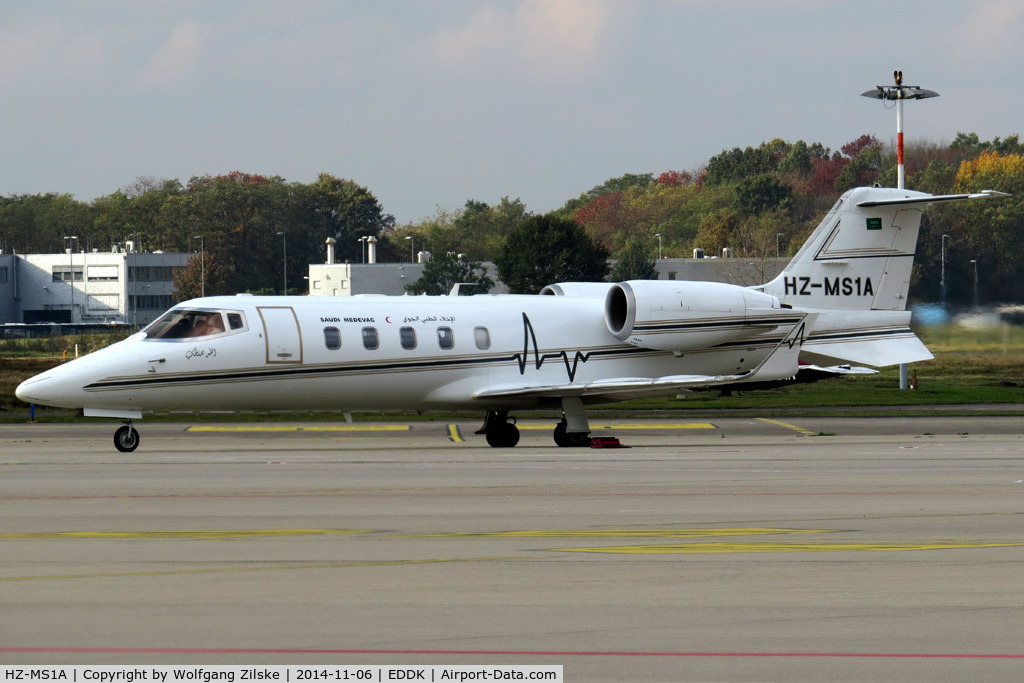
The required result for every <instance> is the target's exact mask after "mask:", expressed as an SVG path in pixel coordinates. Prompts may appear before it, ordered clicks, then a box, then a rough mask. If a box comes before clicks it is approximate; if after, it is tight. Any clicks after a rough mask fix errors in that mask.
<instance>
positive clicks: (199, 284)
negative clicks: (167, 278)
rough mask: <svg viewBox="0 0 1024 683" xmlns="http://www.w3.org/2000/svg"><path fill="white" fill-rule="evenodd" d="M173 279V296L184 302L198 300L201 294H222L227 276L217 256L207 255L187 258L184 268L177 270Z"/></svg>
mask: <svg viewBox="0 0 1024 683" xmlns="http://www.w3.org/2000/svg"><path fill="white" fill-rule="evenodd" d="M173 277H174V290H175V296H176V297H177V298H178V301H185V300H186V299H195V298H198V297H200V296H202V294H203V292H205V293H206V294H213V293H215V292H223V291H224V289H225V284H224V283H225V282H226V281H227V279H228V274H227V271H225V269H224V266H223V265H222V264H221V262H220V260H219V259H218V258H217V255H216V254H211V253H208V254H196V255H194V256H192V257H191V258H189V260H188V262H187V263H186V264H185V267H184V268H180V269H177V270H176V271H175V272H174V276H173ZM204 283H205V284H204Z"/></svg>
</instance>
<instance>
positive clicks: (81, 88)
mask: <svg viewBox="0 0 1024 683" xmlns="http://www.w3.org/2000/svg"><path fill="white" fill-rule="evenodd" d="M1021 45H1024V3H1021V2H1018V1H1017V0H977V1H975V2H966V1H965V2H953V1H931V2H882V1H877V0H862V1H860V2H856V3H854V2H839V1H829V0H776V1H757V0H735V1H731V0H707V1H705V0H675V1H673V0H650V1H645V0H617V1H613V0H607V1H606V0H507V1H499V0H492V1H489V2H485V1H477V2H470V1H468V0H445V1H443V2H419V1H416V0H401V1H400V0H377V1H372V2H371V1H365V2H346V1H344V0H336V1H327V0H324V1H311V0H290V1H289V2H281V1H280V0H274V1H267V2H260V1H253V2H242V1H240V0H223V1H220V0H218V1H217V2H207V1H203V2H198V1H191V0H148V1H144V2H143V1H138V0H132V1H128V0H124V1H115V0H108V1H106V2H102V1H94V2H80V1H71V0H67V1H60V0H54V1H48V2H38V1H35V0H5V1H4V2H3V3H2V4H0V158H2V162H0V195H9V194H16V193H23V192H26V193H35V192H70V193H72V194H74V195H75V196H76V197H77V198H78V199H81V200H86V201H88V200H91V199H93V198H94V197H97V196H100V195H104V194H109V193H111V192H114V191H116V190H117V189H119V188H121V187H124V186H126V185H129V184H131V183H132V182H133V181H134V180H135V178H137V177H139V176H152V177H156V178H158V179H163V178H178V179H180V180H182V181H183V182H187V180H188V179H189V177H191V176H193V175H204V174H219V173H226V172H229V171H232V170H236V169H237V170H241V171H246V172H251V173H263V174H267V175H279V176H282V177H284V178H285V179H287V180H289V181H298V182H309V181H311V180H313V179H314V178H315V177H316V175H317V174H318V173H319V172H328V173H332V174H335V175H338V176H341V177H345V178H352V179H353V180H355V181H356V182H358V183H360V184H362V185H365V186H366V187H368V188H369V189H370V190H371V191H372V192H373V193H374V194H375V195H376V196H377V197H378V199H380V201H381V203H382V204H383V206H384V209H385V210H386V211H387V212H389V213H392V214H394V215H395V216H396V217H397V218H398V220H399V221H400V222H407V221H410V220H417V219H419V218H421V217H423V216H427V215H431V214H433V213H434V212H435V210H436V208H437V207H443V208H446V209H457V208H459V207H461V206H462V205H463V204H464V203H465V201H466V200H467V199H469V198H474V199H478V200H481V201H485V202H489V203H494V202H497V201H498V200H499V199H500V198H501V197H502V196H510V197H512V198H516V197H518V198H520V199H522V200H523V201H524V202H525V203H526V205H527V207H528V208H529V209H530V210H532V211H535V212H543V211H547V210H550V209H553V208H557V207H558V206H560V205H562V204H563V203H564V202H565V201H566V200H567V199H569V198H572V197H575V196H577V195H579V194H580V193H581V192H584V191H586V190H588V189H590V188H591V187H593V186H595V185H598V184H600V183H602V182H603V181H605V180H606V179H608V178H611V177H614V176H619V175H622V174H624V173H642V172H648V171H651V172H655V173H658V172H661V171H665V170H669V169H675V170H693V169H695V168H697V167H699V166H700V165H701V164H703V163H704V162H706V161H707V160H708V158H710V157H711V156H713V155H715V154H717V153H719V152H721V151H722V149H725V148H732V147H735V146H741V147H743V146H747V145H754V146H756V145H758V144H759V143H760V142H762V141H763V140H766V139H771V138H776V137H779V138H783V139H786V140H797V139H804V140H806V141H808V142H821V143H823V144H824V145H826V146H828V147H831V148H833V149H838V148H839V147H840V146H841V145H843V144H844V143H846V142H848V141H850V140H852V139H854V138H856V137H858V136H859V135H861V134H863V133H870V134H874V135H876V136H878V137H879V139H881V140H883V141H884V142H889V141H891V140H892V139H894V137H895V125H896V124H895V114H894V113H893V112H892V111H891V110H886V109H885V108H884V107H883V105H882V103H880V102H878V101H876V100H868V99H865V98H862V97H859V94H860V93H861V92H863V91H865V90H869V89H870V88H872V87H873V86H874V85H876V84H889V83H891V79H892V72H893V70H894V69H896V68H899V69H901V70H902V71H903V72H904V75H905V82H906V83H908V84H913V85H921V86H923V87H925V88H929V89H932V90H936V91H938V92H939V93H940V94H941V97H940V98H939V99H934V100H927V101H923V102H912V103H909V104H908V105H907V108H906V123H905V127H906V131H907V137H908V139H909V140H911V141H913V140H920V139H928V140H932V141H935V142H948V141H950V140H952V138H953V137H954V136H955V135H956V133H957V132H958V131H971V132H977V133H978V134H979V135H980V136H981V137H982V139H990V138H992V137H994V136H1000V137H1005V136H1007V135H1011V134H1014V133H1024V131H1022V126H1021V112H1022V111H1024V73H1022V72H1024V60H1021V59H1020V51H1021Z"/></svg>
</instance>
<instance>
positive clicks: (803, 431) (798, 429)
mask: <svg viewBox="0 0 1024 683" xmlns="http://www.w3.org/2000/svg"><path fill="white" fill-rule="evenodd" d="M754 419H756V420H757V421H758V422H764V423H765V424H770V425H777V426H779V427H785V428H786V429H792V430H793V431H794V432H798V433H800V434H803V435H804V436H814V435H815V433H814V432H812V431H811V430H809V429H804V428H803V427H797V426H796V425H791V424H789V423H788V422H782V421H781V420H769V419H768V418H767V417H758V418H754Z"/></svg>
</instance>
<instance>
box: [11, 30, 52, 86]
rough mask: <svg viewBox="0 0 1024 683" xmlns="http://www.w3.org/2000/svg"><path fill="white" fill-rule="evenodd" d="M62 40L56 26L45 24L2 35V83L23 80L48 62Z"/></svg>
mask: <svg viewBox="0 0 1024 683" xmlns="http://www.w3.org/2000/svg"><path fill="white" fill-rule="evenodd" d="M61 39H62V33H61V30H60V27H59V26H57V25H56V24H43V25H41V26H36V27H33V28H30V29H27V30H24V31H21V32H19V33H0V83H4V82H7V81H13V80H16V79H18V78H21V77H22V76H25V75H26V74H27V73H28V72H29V71H31V70H32V69H33V68H35V67H38V66H40V65H41V64H44V63H45V62H47V60H48V58H49V55H50V54H51V52H52V50H53V48H54V47H55V46H57V45H59V44H60V42H61Z"/></svg>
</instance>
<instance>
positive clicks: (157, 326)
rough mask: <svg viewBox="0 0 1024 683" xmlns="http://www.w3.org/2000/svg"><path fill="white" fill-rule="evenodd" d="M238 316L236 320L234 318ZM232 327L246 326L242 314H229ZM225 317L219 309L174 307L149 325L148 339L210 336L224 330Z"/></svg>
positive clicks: (146, 331) (146, 330) (147, 330)
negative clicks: (204, 309) (195, 309)
mask: <svg viewBox="0 0 1024 683" xmlns="http://www.w3.org/2000/svg"><path fill="white" fill-rule="evenodd" d="M233 316H235V317H237V318H238V320H237V323H239V324H237V325H236V321H235V320H234V319H233V318H232V317H233ZM228 319H229V320H230V322H231V329H238V328H239V327H244V326H245V325H244V322H243V321H242V317H241V315H239V314H237V313H231V314H229V318H228ZM224 329H225V328H224V317H223V316H222V315H221V313H220V312H219V311H194V310H188V309H172V310H170V311H168V312H167V313H165V314H164V315H163V316H162V317H160V318H159V319H158V320H156V321H155V322H154V323H153V324H151V325H150V326H149V327H147V328H146V329H145V330H144V332H145V333H146V338H147V339H191V338H195V337H209V336H211V335H215V334H220V333H222V332H224Z"/></svg>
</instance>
